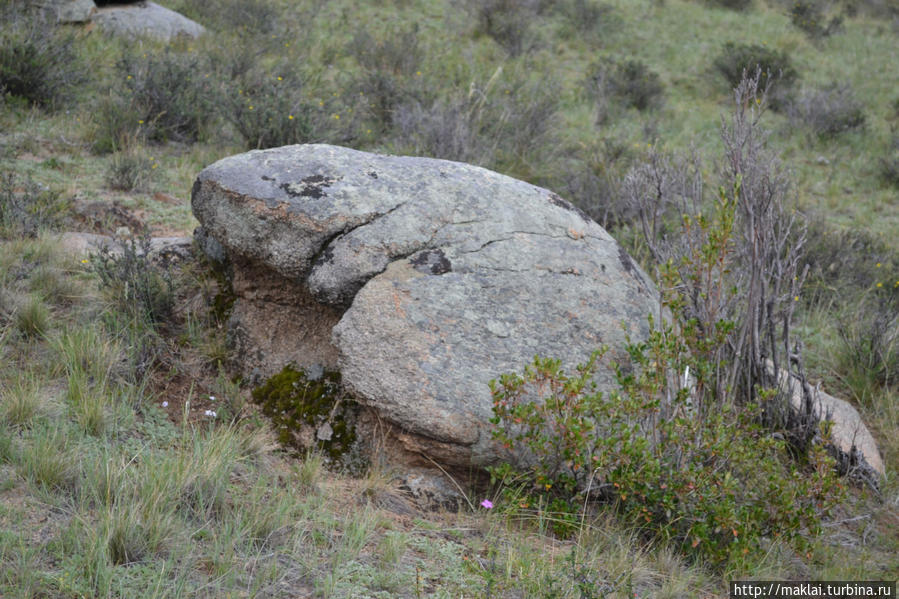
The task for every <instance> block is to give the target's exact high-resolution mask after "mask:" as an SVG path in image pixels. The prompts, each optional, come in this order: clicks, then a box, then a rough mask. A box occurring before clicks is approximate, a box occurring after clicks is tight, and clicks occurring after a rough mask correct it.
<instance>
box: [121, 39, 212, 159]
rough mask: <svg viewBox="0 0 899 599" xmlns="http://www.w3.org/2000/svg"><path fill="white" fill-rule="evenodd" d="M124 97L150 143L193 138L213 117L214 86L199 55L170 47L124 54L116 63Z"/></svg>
mask: <svg viewBox="0 0 899 599" xmlns="http://www.w3.org/2000/svg"><path fill="white" fill-rule="evenodd" d="M116 67H117V69H116V70H117V71H118V76H119V78H120V80H119V83H120V85H121V92H120V93H121V95H122V97H123V98H124V100H125V103H124V105H125V106H127V107H129V109H130V110H129V112H132V113H135V114H136V115H137V122H136V123H133V124H132V127H138V128H139V131H140V134H141V135H145V136H146V137H147V139H150V140H152V141H168V140H173V141H185V142H193V141H196V140H197V139H199V138H200V136H201V134H202V133H203V132H204V130H205V129H206V127H207V126H208V124H209V123H210V121H211V115H212V111H210V110H209V99H210V95H211V84H210V83H209V79H208V78H206V77H201V76H199V74H200V73H203V72H204V69H205V65H204V64H203V61H202V60H201V59H200V57H199V56H197V55H195V54H192V53H189V52H188V53H179V52H176V51H174V50H171V49H166V50H164V51H161V52H158V53H152V52H145V53H142V54H141V55H139V56H138V55H137V53H133V54H132V53H128V54H125V55H124V56H123V57H122V58H120V59H119V61H118V63H117V65H116Z"/></svg>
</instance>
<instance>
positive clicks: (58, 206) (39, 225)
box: [0, 171, 66, 239]
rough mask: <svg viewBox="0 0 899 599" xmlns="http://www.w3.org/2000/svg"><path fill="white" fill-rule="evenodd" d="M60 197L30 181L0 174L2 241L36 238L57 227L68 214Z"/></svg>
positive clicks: (0, 233)
mask: <svg viewBox="0 0 899 599" xmlns="http://www.w3.org/2000/svg"><path fill="white" fill-rule="evenodd" d="M65 204H66V203H65V202H64V201H63V200H62V199H61V198H60V196H59V194H58V193H57V192H55V191H53V190H51V189H49V188H47V187H46V186H43V185H41V184H39V183H36V182H35V181H33V180H32V179H31V178H30V177H29V178H28V179H26V180H25V181H21V180H20V178H19V177H18V176H16V174H15V173H14V172H11V171H4V172H0V239H8V238H13V237H19V236H22V235H24V236H27V237H35V236H36V235H37V233H38V232H39V231H40V230H41V229H45V228H51V229H52V228H54V227H57V226H58V225H59V224H60V223H61V222H62V220H63V218H64V215H65V213H66V205H65Z"/></svg>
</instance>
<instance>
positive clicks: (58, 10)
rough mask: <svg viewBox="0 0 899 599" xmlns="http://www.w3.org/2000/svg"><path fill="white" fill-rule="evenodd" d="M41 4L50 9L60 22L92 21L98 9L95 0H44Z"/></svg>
mask: <svg viewBox="0 0 899 599" xmlns="http://www.w3.org/2000/svg"><path fill="white" fill-rule="evenodd" d="M39 5H40V6H42V7H43V8H45V9H48V10H50V11H51V14H54V15H55V16H56V18H57V20H58V21H59V22H60V23H82V22H85V21H90V20H91V16H92V15H93V14H94V12H96V10H97V7H96V6H95V5H94V2H93V0H42V2H40V3H39Z"/></svg>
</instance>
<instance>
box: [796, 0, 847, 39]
mask: <svg viewBox="0 0 899 599" xmlns="http://www.w3.org/2000/svg"><path fill="white" fill-rule="evenodd" d="M790 21H792V23H793V25H795V26H796V27H798V28H799V29H801V30H803V31H804V32H805V33H806V34H807V35H808V36H809V37H811V38H813V39H820V38H823V37H828V36H830V35H833V34H834V33H837V32H838V31H839V30H840V28H841V27H842V25H843V18H842V17H841V16H840V15H836V16H834V17H832V18H831V19H830V20H828V18H827V14H826V13H825V10H824V6H823V3H822V2H821V1H820V0H796V2H795V3H794V4H793V6H792V8H790Z"/></svg>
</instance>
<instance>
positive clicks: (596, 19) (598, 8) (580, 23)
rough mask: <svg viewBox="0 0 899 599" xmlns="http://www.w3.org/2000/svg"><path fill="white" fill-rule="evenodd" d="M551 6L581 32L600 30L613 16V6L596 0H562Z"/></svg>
mask: <svg viewBox="0 0 899 599" xmlns="http://www.w3.org/2000/svg"><path fill="white" fill-rule="evenodd" d="M552 8H553V10H554V11H556V12H559V13H561V14H562V15H563V16H564V17H565V18H566V20H567V21H568V22H569V23H570V24H571V26H572V27H574V29H576V30H577V31H578V32H580V33H582V34H583V33H590V32H597V31H602V30H603V29H605V28H606V27H605V26H606V25H607V24H609V23H610V22H611V21H612V18H613V16H612V15H613V8H612V7H611V6H609V5H607V4H604V3H602V2H599V1H598V0H562V1H559V2H553V3H552Z"/></svg>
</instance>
